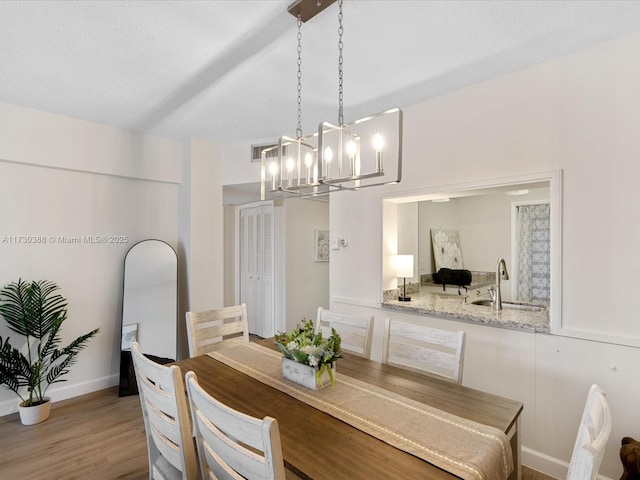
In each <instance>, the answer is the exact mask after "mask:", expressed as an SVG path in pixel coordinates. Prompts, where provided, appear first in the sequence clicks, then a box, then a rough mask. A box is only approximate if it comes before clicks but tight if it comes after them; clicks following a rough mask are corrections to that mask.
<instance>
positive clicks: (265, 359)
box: [209, 343, 513, 480]
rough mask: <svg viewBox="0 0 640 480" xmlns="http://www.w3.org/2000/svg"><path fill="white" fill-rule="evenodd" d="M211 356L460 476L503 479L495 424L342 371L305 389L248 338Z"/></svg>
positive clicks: (502, 441)
mask: <svg viewBox="0 0 640 480" xmlns="http://www.w3.org/2000/svg"><path fill="white" fill-rule="evenodd" d="M209 355H210V356H211V357H212V358H214V359H216V360H218V361H220V362H222V363H224V364H225V365H228V366H230V367H232V368H234V369H236V370H239V371H241V372H243V373H245V374H247V375H249V376H251V377H253V378H255V379H256V380H260V381H261V382H263V383H265V384H267V385H270V386H272V387H274V388H276V389H278V390H280V391H282V392H284V393H286V394H288V395H290V396H292V397H294V398H296V399H297V400H300V401H302V402H304V403H306V404H308V405H310V406H312V407H314V408H317V409H318V410H321V411H323V412H325V413H328V414H329V415H331V416H333V417H335V418H337V419H339V420H342V421H343V422H345V423H348V424H350V425H352V426H353V427H355V428H357V429H359V430H362V431H363V432H366V433H368V434H369V435H372V436H374V437H376V438H378V439H380V440H382V441H384V442H386V443H388V444H390V445H393V446H394V447H396V448H399V449H401V450H403V451H405V452H408V453H410V454H412V455H415V456H417V457H419V458H422V459H423V460H426V461H427V462H429V463H431V464H433V465H436V466H438V467H440V468H442V469H444V470H446V471H448V472H450V473H453V474H454V475H457V476H459V477H461V478H463V479H469V480H471V479H473V480H476V479H480V480H494V479H496V480H499V479H506V478H507V477H508V476H509V474H510V473H511V472H512V471H513V458H512V453H511V446H510V444H509V441H508V440H507V437H506V435H505V434H504V433H503V432H501V431H500V430H498V429H497V428H494V427H489V426H486V425H482V424H479V423H476V422H472V421H470V420H467V419H464V418H461V417H458V416H455V415H451V414H449V413H446V412H443V411H441V410H438V409H436V408H433V407H430V406H428V405H425V404H423V403H420V402H416V401H414V400H411V399H408V398H406V397H403V396H402V395H397V394H395V393H393V392H390V391H388V390H384V389H382V388H379V387H376V386H374V385H370V384H368V383H365V382H361V381H359V380H356V379H354V378H351V377H348V376H346V375H341V374H340V361H338V363H337V365H338V366H337V375H336V386H335V388H334V387H330V386H329V387H326V388H323V389H321V390H317V391H314V390H309V389H307V388H305V387H302V386H300V385H297V384H296V383H293V382H290V381H288V380H285V379H283V378H282V370H281V360H282V355H281V354H280V353H279V352H276V351H274V350H270V349H269V348H266V347H263V346H261V345H257V344H255V343H249V344H245V345H241V346H239V347H233V348H228V349H224V350H220V351H217V352H212V353H210V354H209Z"/></svg>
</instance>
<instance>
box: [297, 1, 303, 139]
mask: <svg viewBox="0 0 640 480" xmlns="http://www.w3.org/2000/svg"><path fill="white" fill-rule="evenodd" d="M296 137H297V138H300V137H302V18H301V17H300V14H298V126H297V128H296Z"/></svg>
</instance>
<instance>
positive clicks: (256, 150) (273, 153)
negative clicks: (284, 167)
mask: <svg viewBox="0 0 640 480" xmlns="http://www.w3.org/2000/svg"><path fill="white" fill-rule="evenodd" d="M277 147H278V144H277V143H263V144H260V145H251V162H258V163H259V162H261V161H262V151H263V150H268V151H267V158H278V148H277Z"/></svg>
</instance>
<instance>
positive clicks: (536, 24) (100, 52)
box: [0, 0, 640, 143]
mask: <svg viewBox="0 0 640 480" xmlns="http://www.w3.org/2000/svg"><path fill="white" fill-rule="evenodd" d="M289 3H291V2H290V0H285V1H279V0H257V1H241V0H233V1H221V0H218V1H175V2H174V1H152V0H147V1H100V0H93V1H46V2H42V1H11V0H4V1H0V102H5V103H12V104H17V105H23V106H27V107H31V108H36V109H40V110H45V111H49V112H53V113H58V114H62V115H68V116H72V117H76V118H81V119H86V120H91V121H95V122H100V123H106V124H110V125H114V126H118V127H124V128H129V129H133V130H138V131H144V132H150V133H155V134H159V135H163V136H168V137H172V138H179V139H181V138H188V137H190V136H197V137H201V138H205V139H210V140H212V141H215V142H220V143H228V142H262V141H270V140H274V139H276V138H277V137H279V136H280V135H283V134H288V135H294V134H295V128H296V21H295V18H294V17H293V16H291V15H290V14H288V13H287V6H288V5H289ZM337 11H338V4H337V3H336V4H333V5H331V6H330V7H328V8H327V9H326V10H325V11H324V12H322V13H321V14H319V15H318V16H317V17H315V18H313V19H312V20H310V21H309V22H308V23H306V24H304V25H303V30H302V36H303V38H302V87H303V89H302V111H303V130H304V131H305V132H311V131H314V130H316V128H317V124H318V123H319V122H320V121H322V120H326V121H331V122H335V121H337V102H338V94H337V89H338V76H337V24H338V21H337ZM638 30H640V2H638V1H401V0H388V1H367V0H345V2H344V102H345V120H346V121H350V120H353V119H355V118H358V117H360V116H363V115H366V114H370V113H375V112H378V111H382V110H385V109H387V108H390V107H393V106H399V107H403V106H406V105H411V104H414V103H417V102H419V101H422V100H426V99H428V98H430V97H433V96H437V95H441V94H443V93H446V92H449V91H453V90H456V89H459V88H463V87H465V86H467V85H471V84H474V83H478V82H481V81H484V80H486V79H489V78H493V77H496V76H499V75H504V74H507V73H509V72H512V71H514V70H518V69H522V68H526V67H528V66H530V65H534V64H536V63H540V62H542V61H545V60H548V59H551V58H554V57H558V56H561V55H564V54H566V53H569V52H572V51H575V50H579V49H582V48H586V47H589V46H591V45H593V44H596V43H600V42H603V41H606V40H608V39H611V38H615V37H618V36H621V35H624V34H627V33H631V32H634V31H638Z"/></svg>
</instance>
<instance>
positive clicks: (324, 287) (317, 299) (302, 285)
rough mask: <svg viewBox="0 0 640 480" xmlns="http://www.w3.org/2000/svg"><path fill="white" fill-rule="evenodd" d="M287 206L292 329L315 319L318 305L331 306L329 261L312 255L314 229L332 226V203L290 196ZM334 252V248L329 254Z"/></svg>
mask: <svg viewBox="0 0 640 480" xmlns="http://www.w3.org/2000/svg"><path fill="white" fill-rule="evenodd" d="M284 208H285V247H284V252H285V262H286V278H285V297H286V301H285V304H286V307H285V308H286V310H285V311H286V314H285V316H286V329H287V330H290V329H292V328H294V327H295V326H296V325H297V324H298V323H300V322H301V321H302V318H303V317H304V318H311V319H314V320H315V318H316V315H317V310H318V307H323V308H329V263H327V262H316V261H314V258H313V253H314V239H315V238H314V230H315V229H319V230H328V229H329V204H328V203H327V202H318V201H314V200H306V199H302V198H300V199H298V198H289V199H287V200H285V202H284ZM277 234H278V232H276V235H277ZM330 234H331V232H330ZM331 236H332V237H333V235H331ZM334 252H335V250H331V252H330V256H331V255H333V253H334ZM278 265H281V263H280V262H278ZM276 268H277V267H276Z"/></svg>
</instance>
